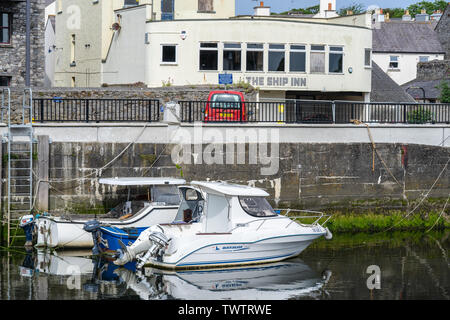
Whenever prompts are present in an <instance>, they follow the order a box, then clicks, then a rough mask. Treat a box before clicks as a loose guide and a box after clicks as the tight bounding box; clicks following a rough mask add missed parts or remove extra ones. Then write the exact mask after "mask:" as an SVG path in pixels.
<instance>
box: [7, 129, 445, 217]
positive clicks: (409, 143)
mask: <svg viewBox="0 0 450 320" xmlns="http://www.w3.org/2000/svg"><path fill="white" fill-rule="evenodd" d="M34 130H35V136H36V137H37V138H38V139H37V141H36V146H35V154H34V158H35V161H34V167H35V174H36V175H35V181H34V183H35V191H34V193H35V194H36V195H38V196H37V206H38V207H40V208H41V209H42V208H43V210H50V211H72V212H98V211H101V210H106V209H107V208H111V206H112V205H113V204H114V203H116V202H117V201H118V200H120V199H122V198H123V197H125V196H126V190H125V189H122V188H119V187H110V186H104V185H101V184H99V181H98V178H99V177H126V176H131V177H141V176H145V177H152V176H153V177H180V176H183V177H184V178H185V179H186V180H187V181H188V182H189V181H192V180H213V181H214V180H222V181H228V182H234V183H239V184H245V185H251V186H256V187H261V188H264V189H266V190H267V191H268V192H269V193H270V200H271V202H272V204H273V205H274V206H290V207H294V208H305V209H337V210H357V209H361V210H367V209H377V210H378V209H392V208H400V209H405V207H406V206H408V204H409V205H410V202H411V201H413V200H417V201H418V200H420V199H421V198H422V197H423V196H424V195H427V198H428V199H433V201H436V202H437V203H439V205H441V204H442V206H441V207H443V204H444V203H445V200H446V199H447V197H448V195H449V193H450V180H449V178H450V175H449V172H448V169H447V167H446V164H447V162H448V159H449V156H450V150H449V148H448V147H449V144H450V141H449V140H450V138H448V137H449V136H450V128H449V127H448V126H444V125H443V126H440V125H371V126H369V129H368V128H367V127H366V126H364V125H359V126H357V125H286V124H267V125H256V124H255V125H252V124H244V125H235V124H234V125H232V124H204V125H200V124H182V125H177V124H167V123H159V124H136V123H134V124H130V123H128V124H127V123H122V124H79V123H77V124H36V125H35V126H34ZM6 132H7V128H6V127H5V126H0V135H3V136H4V134H5V133H6ZM43 143H44V144H48V154H41V153H39V152H38V150H45V148H41V146H40V144H43ZM5 151H6V143H3V155H4V154H5ZM2 160H3V161H2V163H3V169H2V178H3V180H2V195H5V194H6V183H5V182H6V180H5V178H6V174H7V170H6V165H5V164H6V163H5V161H4V160H5V157H4V156H3V157H2ZM46 163H47V164H48V165H45V164H46ZM43 164H44V165H43ZM40 171H46V172H40ZM47 176H48V178H42V177H47ZM39 177H41V178H39ZM438 178H439V179H438ZM40 179H41V180H42V181H40V182H39V183H38V181H39V180H40ZM48 182H49V184H48ZM38 185H39V187H38V189H37V186H38ZM430 188H432V190H431V192H429V190H430ZM45 189H47V192H45ZM43 190H44V192H42V191H43ZM428 192H429V193H428ZM3 202H4V201H3Z"/></svg>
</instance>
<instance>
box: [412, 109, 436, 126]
mask: <svg viewBox="0 0 450 320" xmlns="http://www.w3.org/2000/svg"><path fill="white" fill-rule="evenodd" d="M432 119H433V113H431V111H429V110H425V109H423V108H419V109H417V110H414V111H410V112H408V123H415V124H421V123H427V122H429V121H431V120H432Z"/></svg>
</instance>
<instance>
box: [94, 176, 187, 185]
mask: <svg viewBox="0 0 450 320" xmlns="http://www.w3.org/2000/svg"><path fill="white" fill-rule="evenodd" d="M99 182H100V183H101V184H108V185H112V186H151V185H181V184H185V183H186V180H184V179H175V178H118V177H116V178H102V179H100V180H99Z"/></svg>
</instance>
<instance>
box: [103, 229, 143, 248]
mask: <svg viewBox="0 0 450 320" xmlns="http://www.w3.org/2000/svg"><path fill="white" fill-rule="evenodd" d="M146 229H147V228H146V227H141V228H126V229H120V228H116V227H101V228H100V237H101V239H100V241H99V245H98V247H99V249H100V252H101V253H104V254H115V253H116V250H118V249H120V248H121V246H120V244H119V240H120V241H121V242H122V243H123V244H124V245H126V246H130V245H132V244H133V243H134V242H135V241H136V239H137V238H138V237H139V235H140V234H141V233H142V232H143V231H144V230H146Z"/></svg>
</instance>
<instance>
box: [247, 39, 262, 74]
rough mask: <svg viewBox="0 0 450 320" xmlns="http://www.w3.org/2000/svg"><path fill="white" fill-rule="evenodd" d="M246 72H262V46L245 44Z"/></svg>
mask: <svg viewBox="0 0 450 320" xmlns="http://www.w3.org/2000/svg"><path fill="white" fill-rule="evenodd" d="M247 71H264V45H263V44H258V43H249V44H247Z"/></svg>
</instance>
